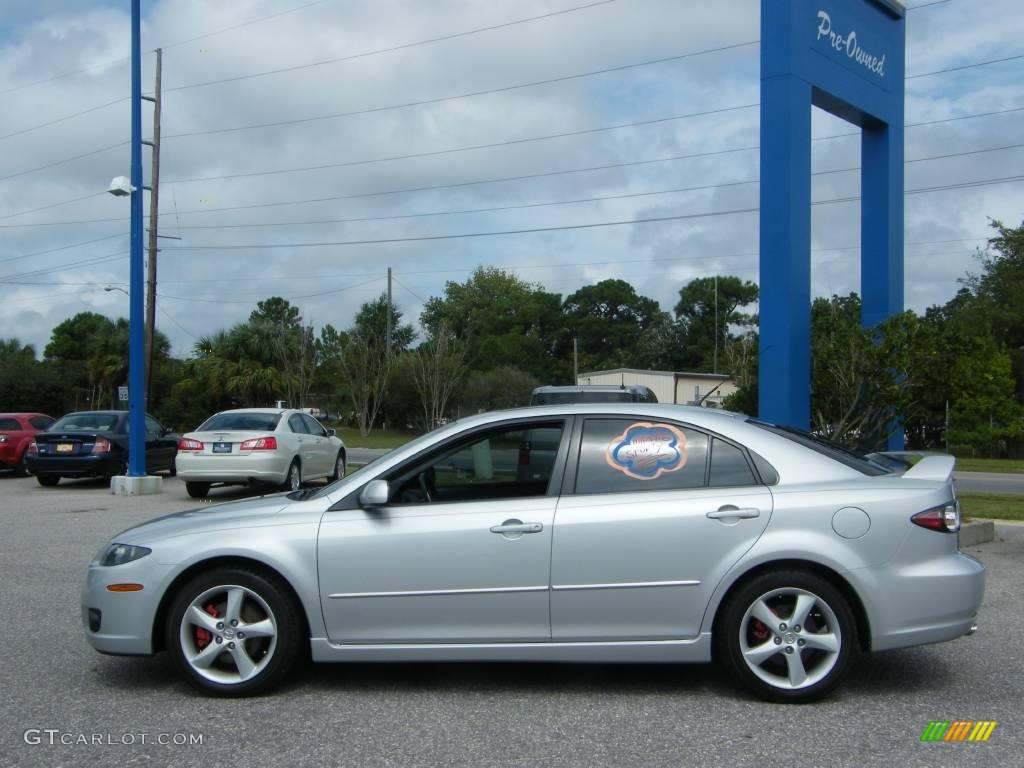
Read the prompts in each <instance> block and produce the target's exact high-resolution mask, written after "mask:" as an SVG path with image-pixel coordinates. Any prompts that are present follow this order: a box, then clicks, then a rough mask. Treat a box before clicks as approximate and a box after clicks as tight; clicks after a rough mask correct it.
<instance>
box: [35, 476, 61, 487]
mask: <svg viewBox="0 0 1024 768" xmlns="http://www.w3.org/2000/svg"><path fill="white" fill-rule="evenodd" d="M36 480H37V481H38V482H39V484H40V485H44V486H46V487H47V488H52V487H53V486H55V485H56V484H57V483H59V482H60V475H36Z"/></svg>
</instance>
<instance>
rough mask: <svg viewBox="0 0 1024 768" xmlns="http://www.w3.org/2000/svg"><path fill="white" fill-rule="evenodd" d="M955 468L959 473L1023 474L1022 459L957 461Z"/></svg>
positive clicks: (1023, 465) (966, 459) (1023, 460)
mask: <svg viewBox="0 0 1024 768" xmlns="http://www.w3.org/2000/svg"><path fill="white" fill-rule="evenodd" d="M956 468H957V469H958V470H960V471H961V472H1006V473H1009V474H1024V459H970V458H965V459H959V458H958V459H957V460H956Z"/></svg>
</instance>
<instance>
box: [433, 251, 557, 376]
mask: <svg viewBox="0 0 1024 768" xmlns="http://www.w3.org/2000/svg"><path fill="white" fill-rule="evenodd" d="M420 321H421V323H422V324H423V327H424V328H426V329H427V331H428V333H429V335H430V337H431V338H433V337H435V336H436V335H437V333H438V332H440V331H441V330H442V329H447V331H446V332H447V333H449V334H451V336H452V337H454V338H456V339H459V340H461V341H464V342H465V344H466V349H467V354H466V363H467V365H468V366H469V367H470V368H471V369H472V370H481V371H488V370H492V369H494V368H497V367H500V366H502V365H512V366H515V367H516V368H519V369H521V370H525V371H528V372H530V373H531V374H533V375H534V376H537V377H538V378H540V379H542V380H550V379H551V378H552V377H553V376H554V373H555V371H556V370H557V369H558V368H559V367H561V368H562V369H563V370H564V369H565V363H564V362H563V363H561V364H557V363H556V361H555V358H554V355H553V352H554V342H555V337H556V335H557V333H558V332H559V330H560V328H561V299H560V296H559V295H558V294H555V293H548V292H547V291H545V290H544V289H543V288H541V286H539V285H536V284H533V283H527V282H525V281H523V280H520V279H519V278H518V277H516V276H515V275H513V274H511V273H509V272H505V271H504V270H501V269H498V268H496V267H480V268H478V269H477V270H476V271H475V272H474V273H473V274H472V276H470V278H469V279H468V280H467V281H466V282H464V283H455V282H448V283H446V284H445V288H444V296H442V297H433V298H431V299H430V300H429V301H427V303H426V304H425V305H424V309H423V313H422V315H421V316H420ZM568 365H569V366H571V365H572V361H571V360H570V361H569V362H568ZM569 370H571V368H570V369H569Z"/></svg>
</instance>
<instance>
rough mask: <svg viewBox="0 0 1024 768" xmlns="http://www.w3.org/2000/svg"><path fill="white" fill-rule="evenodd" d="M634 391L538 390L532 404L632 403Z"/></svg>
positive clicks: (531, 401)
mask: <svg viewBox="0 0 1024 768" xmlns="http://www.w3.org/2000/svg"><path fill="white" fill-rule="evenodd" d="M636 400H637V398H636V397H635V396H634V395H633V393H632V392H629V391H623V392H538V393H537V394H535V395H534V396H533V397H531V398H530V405H564V404H565V403H632V402H635V401H636Z"/></svg>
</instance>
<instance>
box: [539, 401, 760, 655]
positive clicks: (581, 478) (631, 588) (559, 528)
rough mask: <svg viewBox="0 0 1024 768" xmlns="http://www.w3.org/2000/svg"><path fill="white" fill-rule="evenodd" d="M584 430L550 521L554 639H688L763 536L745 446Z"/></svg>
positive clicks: (702, 436)
mask: <svg viewBox="0 0 1024 768" xmlns="http://www.w3.org/2000/svg"><path fill="white" fill-rule="evenodd" d="M581 421H582V423H581V424H579V425H578V426H577V433H578V434H577V440H576V442H574V445H573V454H574V455H573V456H572V457H571V459H570V470H569V473H567V477H566V486H565V487H564V489H563V495H562V496H561V498H560V500H559V502H558V509H557V513H556V515H555V534H554V539H553V545H552V558H551V559H552V565H551V569H552V570H551V582H552V593H551V632H552V639H553V640H562V641H570V640H606V641H610V640H661V639H683V638H692V637H695V636H696V635H697V634H698V632H699V628H700V624H701V620H702V618H703V615H704V611H705V608H706V606H707V604H708V601H709V599H710V595H711V593H712V591H713V590H714V588H715V586H716V585H717V583H718V581H719V580H720V579H721V577H722V575H723V574H724V573H725V571H726V570H728V568H729V567H730V566H731V565H732V564H733V563H735V562H736V561H737V560H738V559H739V557H740V556H741V555H742V554H743V553H744V552H745V551H747V550H748V549H749V548H750V547H751V546H752V545H753V544H754V542H755V541H756V540H757V538H758V537H759V536H760V535H761V533H762V532H763V531H764V529H765V527H766V526H767V524H768V519H769V517H770V515H771V511H772V496H771V493H770V492H769V491H768V489H767V488H766V487H764V486H762V485H759V484H758V480H757V478H756V475H755V473H754V470H753V468H752V466H751V465H750V463H749V460H748V457H747V456H746V453H745V451H744V450H743V449H742V448H741V447H740V446H736V445H733V444H731V443H729V442H728V441H725V440H722V439H721V438H717V437H713V436H711V435H708V434H707V433H704V432H701V431H699V430H696V429H693V428H692V427H689V426H686V425H683V424H679V423H674V422H666V421H652V420H650V419H645V418H641V417H638V418H623V417H590V418H586V419H583V420H581ZM709 459H710V460H709ZM572 472H574V475H575V476H574V477H573V476H572V474H571V473H572Z"/></svg>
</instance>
